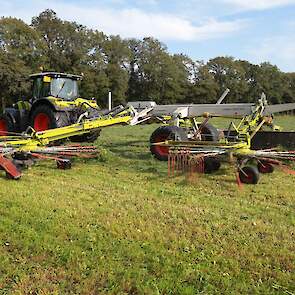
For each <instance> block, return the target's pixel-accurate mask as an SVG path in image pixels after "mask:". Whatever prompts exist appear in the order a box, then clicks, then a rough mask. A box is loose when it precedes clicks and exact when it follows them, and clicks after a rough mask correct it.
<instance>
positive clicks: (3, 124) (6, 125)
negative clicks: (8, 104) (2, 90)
mask: <svg viewBox="0 0 295 295" xmlns="http://www.w3.org/2000/svg"><path fill="white" fill-rule="evenodd" d="M10 132H16V128H15V125H14V123H13V121H12V118H11V117H10V116H9V115H8V114H7V113H4V114H2V115H0V136H6V135H9V133H10Z"/></svg>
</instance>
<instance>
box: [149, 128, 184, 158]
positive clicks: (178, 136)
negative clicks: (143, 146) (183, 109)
mask: <svg viewBox="0 0 295 295" xmlns="http://www.w3.org/2000/svg"><path fill="white" fill-rule="evenodd" d="M165 140H179V141H185V140H187V133H186V131H185V129H183V128H180V127H177V126H161V127H159V128H157V129H156V130H155V131H154V132H153V133H152V135H151V137H150V151H151V153H152V154H153V155H154V157H155V158H157V159H158V160H160V161H167V160H168V154H169V147H168V146H165V145H154V143H158V142H163V141H165Z"/></svg>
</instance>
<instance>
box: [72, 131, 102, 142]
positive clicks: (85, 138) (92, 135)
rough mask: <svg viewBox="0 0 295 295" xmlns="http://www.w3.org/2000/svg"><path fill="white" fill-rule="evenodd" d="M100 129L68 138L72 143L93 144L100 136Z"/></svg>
mask: <svg viewBox="0 0 295 295" xmlns="http://www.w3.org/2000/svg"><path fill="white" fill-rule="evenodd" d="M100 131H101V129H99V130H97V131H93V132H89V133H86V134H83V135H76V136H73V137H71V138H70V140H71V141H72V142H94V141H96V140H97V138H98V137H99V136H100Z"/></svg>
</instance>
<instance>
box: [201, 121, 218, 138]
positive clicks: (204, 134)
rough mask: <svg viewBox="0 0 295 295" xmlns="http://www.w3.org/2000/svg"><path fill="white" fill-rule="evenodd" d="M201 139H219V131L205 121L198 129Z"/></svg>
mask: <svg viewBox="0 0 295 295" xmlns="http://www.w3.org/2000/svg"><path fill="white" fill-rule="evenodd" d="M200 134H201V138H202V141H219V139H220V137H221V133H220V131H218V129H217V128H216V127H214V126H213V125H211V124H209V123H207V124H205V125H204V126H203V127H202V128H201V130H200Z"/></svg>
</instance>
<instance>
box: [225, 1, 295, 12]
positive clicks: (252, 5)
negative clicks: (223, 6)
mask: <svg viewBox="0 0 295 295" xmlns="http://www.w3.org/2000/svg"><path fill="white" fill-rule="evenodd" d="M222 2H225V3H228V4H231V5H234V6H236V7H238V8H240V9H241V10H264V9H269V8H273V7H279V6H285V5H290V4H295V0H222Z"/></svg>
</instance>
